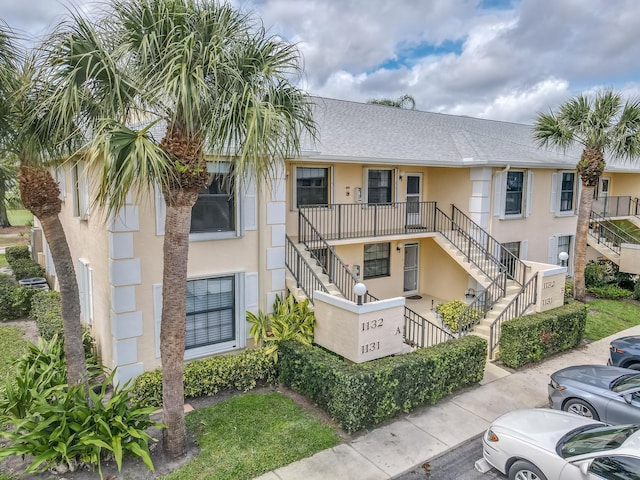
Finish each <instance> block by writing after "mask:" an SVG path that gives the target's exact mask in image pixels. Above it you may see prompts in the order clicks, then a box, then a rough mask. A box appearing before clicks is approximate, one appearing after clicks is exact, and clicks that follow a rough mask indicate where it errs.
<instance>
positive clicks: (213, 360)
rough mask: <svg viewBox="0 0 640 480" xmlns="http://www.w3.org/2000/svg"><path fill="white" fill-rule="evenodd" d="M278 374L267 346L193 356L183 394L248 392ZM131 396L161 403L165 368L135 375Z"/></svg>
mask: <svg viewBox="0 0 640 480" xmlns="http://www.w3.org/2000/svg"><path fill="white" fill-rule="evenodd" d="M275 376H276V372H275V365H274V361H273V357H272V356H270V355H269V354H268V353H267V352H266V351H265V349H264V348H257V349H252V350H245V351H243V352H241V353H239V354H235V355H220V356H216V357H210V358H205V359H202V360H194V361H192V362H189V363H187V364H186V365H185V366H184V396H185V398H195V397H201V396H205V395H214V394H216V393H218V391H220V390H241V391H244V392H247V391H249V390H252V389H253V388H255V386H256V385H257V382H259V381H266V382H268V383H273V382H274V379H275ZM131 396H132V398H133V399H134V400H135V401H136V402H139V403H140V404H141V405H144V406H154V407H159V406H161V405H162V371H161V370H160V369H156V370H154V371H151V372H144V373H142V374H141V375H139V376H138V377H136V379H135V382H134V384H133V389H132V392H131Z"/></svg>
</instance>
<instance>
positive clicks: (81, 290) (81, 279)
mask: <svg viewBox="0 0 640 480" xmlns="http://www.w3.org/2000/svg"><path fill="white" fill-rule="evenodd" d="M84 267H85V264H84V262H83V261H82V260H78V272H77V276H78V297H79V300H80V316H81V317H82V318H83V319H84V320H85V322H86V318H87V317H86V310H87V306H86V302H85V294H86V288H87V280H86V275H85V273H86V272H85V268H84Z"/></svg>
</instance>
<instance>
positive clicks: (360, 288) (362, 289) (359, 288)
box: [353, 282, 367, 305]
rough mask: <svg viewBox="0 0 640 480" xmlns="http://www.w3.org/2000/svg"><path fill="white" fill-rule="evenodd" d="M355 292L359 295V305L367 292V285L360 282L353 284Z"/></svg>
mask: <svg viewBox="0 0 640 480" xmlns="http://www.w3.org/2000/svg"><path fill="white" fill-rule="evenodd" d="M353 293H354V294H355V295H356V296H357V297H358V305H362V297H363V296H364V294H366V293H367V286H366V285H365V284H364V283H360V282H358V283H356V284H355V285H354V286H353Z"/></svg>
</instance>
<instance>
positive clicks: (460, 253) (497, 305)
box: [286, 203, 535, 352]
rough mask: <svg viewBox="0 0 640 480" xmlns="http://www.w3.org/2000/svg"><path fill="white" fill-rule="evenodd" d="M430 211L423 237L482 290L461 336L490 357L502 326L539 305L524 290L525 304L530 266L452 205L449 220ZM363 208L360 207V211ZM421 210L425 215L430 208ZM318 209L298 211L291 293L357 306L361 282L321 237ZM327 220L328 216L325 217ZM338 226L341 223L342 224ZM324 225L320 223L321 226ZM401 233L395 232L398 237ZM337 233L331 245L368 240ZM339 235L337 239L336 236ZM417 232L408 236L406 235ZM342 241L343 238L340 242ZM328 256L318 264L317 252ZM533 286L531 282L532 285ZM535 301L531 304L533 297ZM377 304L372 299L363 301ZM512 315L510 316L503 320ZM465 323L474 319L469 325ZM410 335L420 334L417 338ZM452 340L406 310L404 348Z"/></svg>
mask: <svg viewBox="0 0 640 480" xmlns="http://www.w3.org/2000/svg"><path fill="white" fill-rule="evenodd" d="M431 206H432V210H431V211H430V213H429V214H428V215H427V216H425V218H428V219H430V222H423V226H422V227H421V229H422V231H430V232H433V233H434V237H433V238H434V239H435V241H436V242H437V244H438V245H439V246H440V247H441V248H442V249H443V250H444V251H445V252H446V253H447V254H448V255H450V256H451V258H453V259H454V260H455V261H456V262H457V263H458V264H459V265H460V266H461V267H462V268H463V269H464V270H465V271H466V272H467V273H469V275H471V276H472V277H473V278H474V279H476V281H478V283H479V284H480V285H482V287H483V289H484V290H483V291H481V292H480V293H479V294H478V295H477V296H476V298H475V299H474V301H473V302H472V303H471V304H470V305H469V306H468V307H467V310H465V312H464V313H463V314H462V315H461V317H460V319H459V327H460V328H459V331H460V335H464V334H468V333H474V334H476V335H479V336H481V337H484V338H486V339H487V340H488V341H489V348H490V351H492V352H495V351H496V347H497V338H498V336H499V330H500V328H499V327H500V325H501V322H502V321H504V320H505V319H506V318H507V317H508V318H513V316H515V315H521V314H522V313H524V311H526V309H528V308H529V306H530V305H531V304H532V303H531V302H532V301H533V303H535V288H531V287H530V286H529V287H528V288H527V289H526V293H527V299H526V301H525V299H524V296H525V295H524V293H525V283H526V282H525V277H526V269H527V267H526V265H525V264H524V263H523V262H522V261H521V260H520V259H518V258H517V257H515V256H514V255H513V254H511V253H510V252H509V251H507V250H506V249H505V248H504V247H503V246H502V245H501V244H500V243H499V242H498V241H497V240H496V239H495V238H493V237H491V235H490V234H489V233H488V232H487V231H486V230H485V229H483V228H482V227H480V226H479V225H478V224H476V223H475V222H473V220H471V219H470V218H469V217H468V216H467V215H466V214H464V213H463V212H462V211H460V210H459V209H457V208H456V207H455V206H453V205H452V210H451V216H448V215H446V214H445V213H444V212H443V211H442V210H440V209H439V208H437V206H436V205H435V203H432V205H431ZM343 207H344V208H330V209H326V208H325V209H323V210H324V212H329V215H330V214H331V213H330V212H332V211H335V212H338V213H340V212H344V211H347V207H348V208H349V209H350V208H351V205H347V206H343ZM358 207H359V208H361V205H358ZM423 210H427V208H426V205H425V208H424V209H423ZM316 211H317V208H314V207H311V208H309V216H307V215H306V214H305V213H306V209H305V208H304V207H302V208H300V210H299V215H298V234H299V235H298V243H294V242H293V241H292V240H291V239H290V238H289V237H287V243H286V264H287V268H288V270H289V271H288V272H287V276H286V282H287V288H288V289H289V290H290V291H291V292H292V293H293V294H294V296H295V297H296V298H298V299H302V298H309V299H310V300H311V302H313V292H314V291H315V290H321V291H324V292H326V293H329V294H332V295H339V296H342V297H344V298H347V299H349V300H351V301H355V300H356V299H355V298H354V297H355V295H354V294H353V285H355V283H357V282H358V279H357V278H356V277H355V276H354V275H353V273H351V271H350V270H349V269H348V268H347V267H346V265H345V264H344V263H343V262H342V260H340V258H339V257H338V256H337V255H336V253H335V249H334V248H333V247H332V246H330V245H329V244H328V243H327V241H326V240H325V238H324V237H323V235H322V233H321V232H320V231H319V230H318V229H319V228H322V227H317V226H316V225H314V222H312V221H310V220H309V217H311V218H314V217H313V215H312V214H314V213H315V212H316ZM325 214H326V213H325ZM400 218H401V219H402V222H403V225H401V226H398V227H394V228H393V233H394V234H398V233H399V232H400V231H404V229H406V228H407V227H406V226H405V225H404V218H403V217H402V216H400ZM338 220H339V219H338ZM323 222H326V224H327V225H335V224H336V223H338V222H332V219H331V218H329V219H326V218H324V219H323ZM318 223H320V222H318ZM396 230H397V231H396ZM345 231H346V229H343V228H340V229H337V228H333V229H332V232H331V233H330V237H331V238H333V239H344V238H359V237H362V236H365V235H362V234H360V233H359V232H358V231H350V232H349V233H347V234H345V233H344V232H345ZM336 232H337V233H336ZM414 233H415V232H412V231H407V232H406V234H407V235H411V234H414ZM340 235H342V236H340ZM320 251H322V252H324V253H323V254H322V255H321V256H322V258H320V257H319V256H318V253H317V252H320ZM529 283H530V282H529ZM532 291H533V292H534V298H533V300H531V298H530V297H531V292H532ZM371 300H377V298H375V297H373V296H372V295H370V294H369V293H367V296H366V298H365V301H371ZM505 312H508V313H509V315H508V316H507V315H505ZM465 319H472V320H471V321H466V320H465ZM410 332H420V333H419V335H414V334H410ZM452 337H453V335H451V334H450V333H448V332H446V331H445V330H444V329H442V328H441V327H440V326H439V325H436V324H434V323H432V322H430V321H429V320H427V319H425V318H424V317H422V316H420V315H418V314H417V313H416V312H414V311H412V310H410V309H409V308H407V307H405V342H406V343H408V344H410V345H412V346H417V347H423V346H426V345H433V344H436V343H440V342H441V341H445V340H447V339H449V338H452Z"/></svg>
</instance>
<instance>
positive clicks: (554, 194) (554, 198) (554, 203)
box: [549, 173, 562, 213]
mask: <svg viewBox="0 0 640 480" xmlns="http://www.w3.org/2000/svg"><path fill="white" fill-rule="evenodd" d="M558 177H560V178H562V176H561V175H560V174H559V173H554V174H552V175H551V206H550V207H549V211H550V212H551V213H556V211H557V210H558V198H559V197H560V195H559V193H558V192H559V191H560V189H559V188H558Z"/></svg>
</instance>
